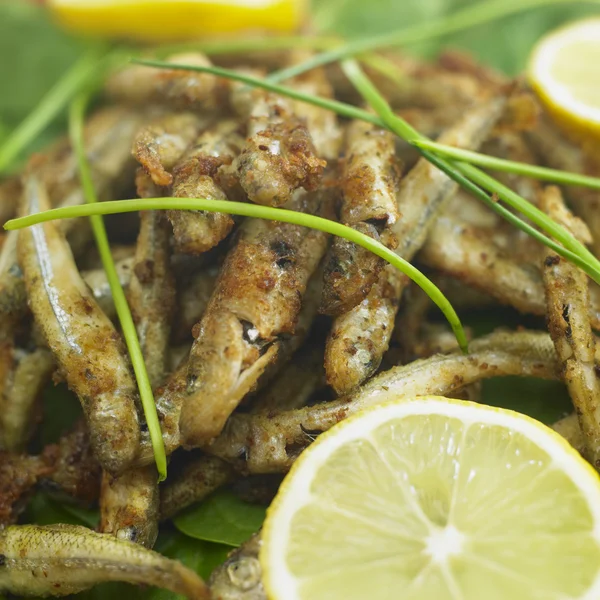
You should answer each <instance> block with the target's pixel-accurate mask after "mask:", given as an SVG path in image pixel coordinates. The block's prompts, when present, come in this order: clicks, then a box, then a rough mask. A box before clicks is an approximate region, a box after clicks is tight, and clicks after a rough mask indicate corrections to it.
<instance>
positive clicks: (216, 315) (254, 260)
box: [180, 195, 330, 446]
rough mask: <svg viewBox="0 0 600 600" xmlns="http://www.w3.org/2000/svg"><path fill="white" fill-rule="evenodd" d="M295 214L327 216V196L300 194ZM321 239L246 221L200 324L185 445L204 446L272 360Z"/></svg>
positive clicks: (289, 328) (184, 417) (294, 315)
mask: <svg viewBox="0 0 600 600" xmlns="http://www.w3.org/2000/svg"><path fill="white" fill-rule="evenodd" d="M293 208H294V209H296V210H300V211H303V212H311V213H315V212H316V213H321V214H323V211H325V213H327V210H329V208H330V203H329V202H328V198H327V196H326V195H312V196H308V195H303V196H301V197H300V198H298V200H297V201H296V202H295V203H294V205H293ZM326 244H327V236H326V235H325V234H323V233H321V232H318V231H315V230H309V229H306V228H303V227H298V226H296V225H290V224H286V223H277V222H268V221H259V220H255V219H252V220H248V221H246V222H245V223H244V225H243V226H242V227H241V228H240V232H239V237H238V239H237V243H236V245H235V247H234V248H233V249H232V250H231V251H230V253H229V254H228V256H227V259H226V260H225V263H224V265H223V268H222V270H221V274H220V276H219V279H218V281H217V284H216V287H215V290H214V292H213V296H212V298H211V300H210V302H209V305H208V307H207V309H206V312H205V314H204V316H203V318H202V320H201V322H200V323H199V325H198V327H197V330H196V332H195V334H196V341H195V342H194V345H193V346H192V351H191V354H190V361H189V368H188V395H187V397H186V400H185V403H184V405H183V409H182V412H181V421H180V424H181V433H182V436H183V439H184V443H185V444H186V445H188V446H196V445H201V444H204V443H207V442H209V441H210V440H211V439H212V438H213V437H214V436H215V435H217V434H218V433H219V432H220V430H221V429H222V427H223V425H224V424H225V420H226V419H227V417H228V416H229V414H231V412H232V411H233V409H234V408H235V407H236V406H237V404H238V403H239V401H240V400H241V399H242V397H243V395H244V394H245V393H247V392H248V391H249V390H250V389H252V387H253V386H254V385H255V383H256V380H257V379H258V377H259V376H260V375H261V374H262V373H263V371H264V369H265V368H266V367H267V366H268V365H269V363H271V362H272V361H274V360H275V357H276V355H277V352H278V342H279V336H281V335H283V334H293V333H294V328H295V325H296V321H297V319H298V314H299V312H300V308H301V306H302V297H303V295H304V293H305V291H306V286H307V284H308V280H309V278H310V276H311V274H312V273H313V272H314V271H315V269H316V268H317V265H318V264H319V261H320V260H321V257H322V256H323V253H324V252H325V249H326Z"/></svg>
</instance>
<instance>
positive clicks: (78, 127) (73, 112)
mask: <svg viewBox="0 0 600 600" xmlns="http://www.w3.org/2000/svg"><path fill="white" fill-rule="evenodd" d="M89 100H90V94H88V93H83V94H80V95H79V96H77V98H76V99H75V100H74V101H73V103H72V104H71V109H70V111H69V131H70V135H71V142H72V144H73V148H74V150H75V155H76V157H77V164H78V167H79V178H80V181H81V187H82V189H83V194H84V197H85V200H86V202H87V203H88V204H87V206H81V207H79V208H92V209H94V208H97V207H99V206H100V204H99V203H98V199H97V196H96V191H95V190H94V184H93V182H92V177H91V172H90V165H89V163H88V160H87V157H86V154H85V145H84V139H83V127H84V117H85V113H86V108H87V106H88V103H89ZM72 208H76V207H72ZM100 214H106V213H94V212H93V211H92V212H90V213H89V216H90V221H91V224H92V230H93V232H94V238H95V240H96V246H97V247H98V253H99V254H100V258H101V260H102V265H103V267H104V270H105V271H106V278H107V279H108V283H109V285H110V289H111V293H112V297H113V301H114V303H115V309H116V311H117V315H118V317H119V321H120V323H121V329H122V331H123V337H124V338H125V343H126V344H127V349H128V351H129V356H130V357H131V364H132V366H133V371H134V373H135V378H136V380H137V385H138V389H139V392H140V400H141V402H142V408H143V409H144V416H145V417H146V423H147V425H148V432H149V434H150V441H151V442H152V449H153V451H154V460H155V461H156V468H157V470H158V477H159V481H163V480H164V479H166V477H167V457H166V453H165V445H164V442H163V438H162V431H161V428H160V423H159V421H158V414H157V412H156V405H155V403H154V396H153V394H152V387H151V385H150V380H149V379H148V373H147V372H146V365H145V364H144V357H143V354H142V349H141V347H140V342H139V339H138V336H137V331H136V328H135V324H134V322H133V317H132V316H131V311H130V310H129V305H128V304H127V299H126V298H125V292H124V291H123V288H122V287H121V283H120V281H119V276H118V274H117V269H116V267H115V263H114V261H113V257H112V254H111V252H110V244H109V241H108V236H107V234H106V228H105V227H104V221H103V219H102V217H101V216H100Z"/></svg>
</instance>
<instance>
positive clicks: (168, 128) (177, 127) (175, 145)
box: [132, 112, 205, 187]
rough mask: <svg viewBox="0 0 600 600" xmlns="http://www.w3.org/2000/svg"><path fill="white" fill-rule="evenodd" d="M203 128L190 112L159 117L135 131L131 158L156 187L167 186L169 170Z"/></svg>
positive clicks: (169, 180) (169, 183) (202, 124)
mask: <svg viewBox="0 0 600 600" xmlns="http://www.w3.org/2000/svg"><path fill="white" fill-rule="evenodd" d="M204 126H205V121H204V120H202V119H201V118H200V117H198V116H196V115H195V114H193V113H188V112H184V113H168V114H166V115H161V116H160V117H157V118H156V119H155V120H154V121H153V122H151V123H150V124H149V125H146V126H145V127H142V129H140V130H139V131H138V133H137V134H136V136H135V138H134V140H133V149H132V153H133V156H134V157H135V159H136V160H137V161H138V162H139V163H140V165H142V167H143V169H144V171H146V173H148V175H149V176H150V177H151V178H152V181H153V182H154V183H155V184H156V185H159V186H163V187H164V186H167V185H171V183H173V176H172V175H171V173H170V171H171V170H172V169H173V167H174V166H175V165H176V164H177V161H178V160H179V159H180V158H181V156H182V155H183V153H184V152H185V151H186V150H187V148H188V146H189V145H190V144H191V143H192V141H193V140H194V139H195V138H196V136H197V135H198V131H200V130H201V129H202V128H203V127H204Z"/></svg>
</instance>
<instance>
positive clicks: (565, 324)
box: [540, 187, 600, 468]
mask: <svg viewBox="0 0 600 600" xmlns="http://www.w3.org/2000/svg"><path fill="white" fill-rule="evenodd" d="M540 207H541V208H542V210H545V211H546V212H547V213H548V214H549V216H550V217H551V218H553V219H554V220H557V219H558V220H559V221H560V222H563V224H564V221H565V216H566V218H567V223H568V222H569V221H572V217H570V215H569V214H568V213H565V207H564V205H562V197H561V195H560V192H559V190H558V188H556V187H548V188H546V189H545V192H544V194H543V195H542V198H541V205H540ZM567 226H568V225H567ZM543 274H544V284H545V287H546V302H547V307H548V309H547V310H548V329H549V331H550V336H551V337H552V340H553V341H554V346H555V348H556V353H557V355H558V358H559V361H560V365H561V371H562V376H563V379H564V381H565V383H566V384H567V389H568V390H569V394H570V396H571V400H572V401H573V406H574V407H575V412H576V414H577V416H578V418H579V424H580V426H581V432H582V434H583V440H584V443H585V452H584V454H585V456H586V457H587V459H588V460H589V461H590V462H591V463H592V464H593V465H594V466H595V467H596V468H600V426H599V425H598V423H599V422H600V404H599V398H600V382H599V381H598V372H597V368H596V360H595V353H596V340H595V338H594V335H593V332H592V327H591V324H590V320H589V316H588V315H589V310H590V308H589V305H590V299H589V292H588V279H587V275H586V274H585V273H584V272H583V271H581V270H580V269H579V268H578V267H576V266H575V265H573V264H571V263H569V262H568V261H566V260H565V259H564V258H561V257H560V256H558V255H557V254H555V253H553V252H551V253H548V254H547V255H546V258H545V260H544V267H543Z"/></svg>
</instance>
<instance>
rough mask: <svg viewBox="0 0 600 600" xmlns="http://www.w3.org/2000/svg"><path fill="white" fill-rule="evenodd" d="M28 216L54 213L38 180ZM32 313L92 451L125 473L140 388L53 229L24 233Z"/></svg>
mask: <svg viewBox="0 0 600 600" xmlns="http://www.w3.org/2000/svg"><path fill="white" fill-rule="evenodd" d="M25 198H26V203H25V207H24V212H25V214H32V213H36V212H39V211H42V210H46V209H47V208H49V203H48V199H47V196H46V193H45V190H44V189H43V187H42V185H41V184H40V182H39V181H37V180H36V178H35V177H33V176H29V177H28V178H27V181H26V184H25ZM19 262H20V264H21V265H22V267H23V271H24V278H25V283H26V285H27V293H28V296H29V303H30V306H31V310H32V312H33V314H34V316H35V320H36V323H37V324H38V326H39V328H40V330H41V332H42V334H43V336H44V338H45V339H46V342H47V344H48V347H49V348H50V349H51V350H52V353H53V354H54V356H55V358H56V360H57V363H58V365H59V367H60V369H61V371H62V373H63V375H64V377H65V379H66V381H67V383H68V385H69V387H70V388H71V389H72V390H73V391H74V392H75V393H76V394H77V395H78V397H79V400H80V402H81V405H82V408H83V411H84V413H85V415H86V419H87V422H88V426H89V429H90V436H91V440H92V446H93V448H94V452H95V453H96V456H97V457H98V460H99V461H100V463H101V464H102V466H103V467H104V468H105V469H107V470H109V471H111V472H116V471H121V470H123V469H125V468H126V467H127V466H128V465H129V464H130V463H131V462H132V461H133V459H134V457H135V455H136V453H137V451H138V446H139V423H138V414H137V409H136V398H137V388H136V384H135V381H134V379H133V376H132V374H131V371H130V367H129V363H128V360H127V354H126V352H125V349H124V347H123V344H122V342H121V339H120V337H119V335H118V333H117V332H116V331H115V328H114V327H113V325H112V323H111V322H110V320H109V319H108V317H106V315H105V314H104V313H103V312H102V310H101V309H100V307H99V306H98V305H97V304H96V302H95V300H94V298H93V296H92V294H91V293H90V291H89V289H88V288H87V286H86V285H85V283H84V281H83V279H82V278H81V276H80V274H79V272H78V270H77V267H76V266H75V262H74V260H73V255H72V253H71V250H70V248H69V245H68V243H67V242H66V240H65V238H64V236H63V235H62V234H61V233H60V231H59V230H58V227H57V226H56V224H55V223H52V222H50V223H46V224H44V225H36V226H35V227H31V228H29V229H23V230H21V231H20V232H19Z"/></svg>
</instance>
